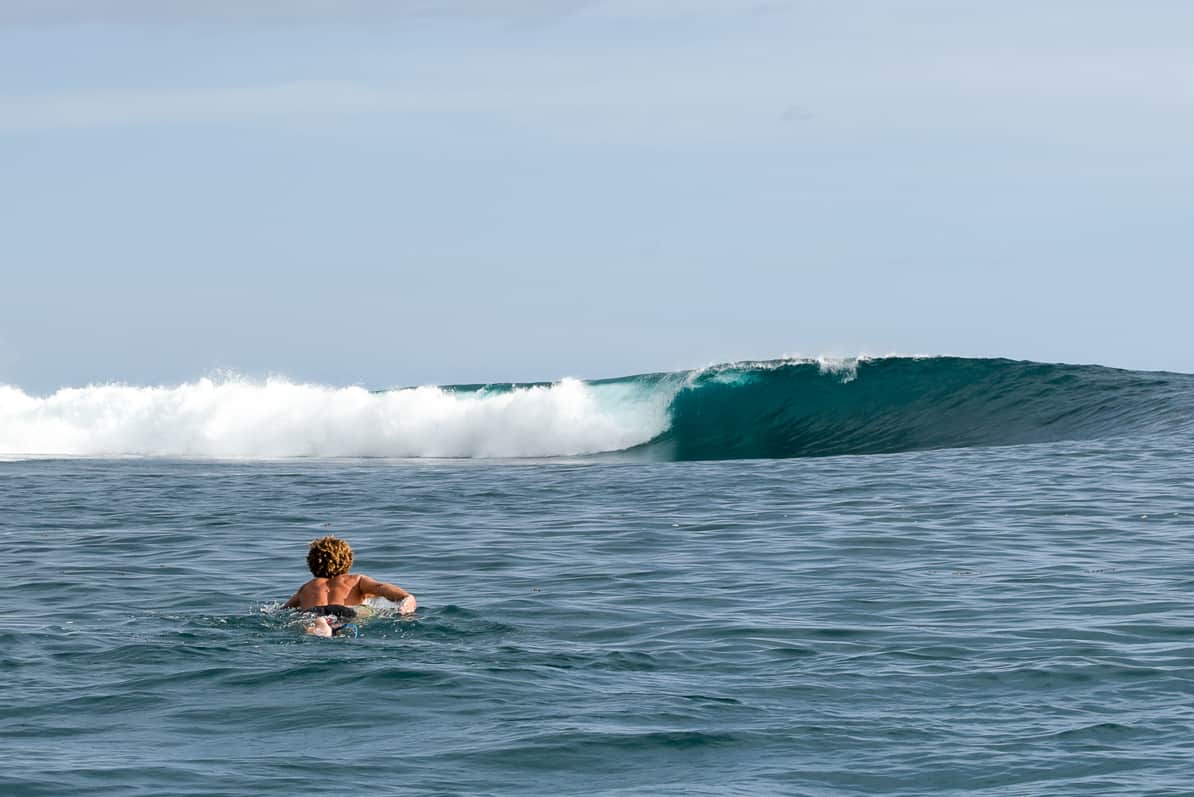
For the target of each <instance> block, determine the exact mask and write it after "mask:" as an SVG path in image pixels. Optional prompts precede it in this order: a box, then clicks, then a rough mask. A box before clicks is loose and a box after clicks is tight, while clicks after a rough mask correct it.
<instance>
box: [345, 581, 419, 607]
mask: <svg viewBox="0 0 1194 797" xmlns="http://www.w3.org/2000/svg"><path fill="white" fill-rule="evenodd" d="M357 587H358V588H359V589H360V590H361V593H362V594H364V595H366V596H369V595H380V596H381V597H383V598H386V599H387V600H392V601H394V602H395V603H398V604H401V606H400V608H399V611H401V612H402V613H403V614H410V613H411V612H413V611H414V610H415V606H416V603H415V596H414V595H411V594H410V593H409V592H407V591H406V590H404V589H403V588H402V587H399V586H397V585H396V584H387V583H385V582H384V581H377V580H376V579H372V578H369V576H361V580H360V581H358V582H357Z"/></svg>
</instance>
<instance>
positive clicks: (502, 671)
mask: <svg viewBox="0 0 1194 797" xmlns="http://www.w3.org/2000/svg"><path fill="white" fill-rule="evenodd" d="M328 533H332V534H336V535H339V536H342V537H344V538H345V539H347V540H348V541H349V542H350V543H351V544H352V545H353V547H354V548H355V550H356V566H355V568H354V570H355V571H357V572H363V573H366V574H369V575H371V576H374V577H376V578H379V579H383V580H387V581H392V582H394V583H397V584H399V585H401V586H402V587H404V588H406V589H408V590H410V591H411V592H413V593H414V594H415V595H417V596H418V599H419V603H420V607H419V610H418V612H417V613H416V614H415V615H414V616H413V617H395V616H385V615H382V616H375V617H371V618H369V619H366V620H364V621H362V623H361V633H360V636H359V637H358V638H355V639H352V638H334V639H319V638H314V637H309V636H306V635H304V634H303V633H302V630H301V629H302V618H301V617H299V616H298V615H296V614H295V613H293V612H289V611H286V610H283V609H280V608H279V606H280V604H281V603H282V602H283V601H285V600H286V598H288V597H289V596H290V595H291V594H292V593H293V592H294V590H295V589H296V588H297V587H298V586H299V585H300V584H301V583H302V582H303V581H304V580H306V578H308V573H307V571H306V567H305V561H304V558H305V554H306V545H307V543H308V541H310V540H311V539H313V538H315V537H318V536H322V535H324V534H328ZM0 545H2V550H3V552H4V559H5V572H6V577H5V584H6V589H5V590H4V598H5V599H4V602H3V606H2V607H0V677H2V679H3V681H2V682H3V688H2V689H0V763H3V766H2V767H0V794H13V795H63V794H83V793H89V794H96V795H107V794H114V795H123V794H128V795H159V794H169V795H246V794H252V795H294V794H339V793H343V792H346V791H354V792H361V791H367V792H368V793H377V794H402V795H407V794H409V795H810V796H814V795H815V796H817V797H821V796H826V797H828V796H833V797H837V796H838V795H843V796H844V795H992V796H994V795H1000V796H1001V797H1002V796H1003V795H1042V794H1048V795H1189V794H1194V376H1188V375H1181V374H1169V373H1140V372H1131V371H1119V370H1114V369H1107V368H1099V367H1095V366H1076V365H1049V364H1039V363H1024V362H1014V361H1008V360H975V359H957V358H917V359H913V358H886V359H878V360H859V361H846V362H805V361H769V362H760V363H735V364H727V365H724V366H717V367H713V368H707V369H700V370H697V371H690V372H680V373H669V374H648V375H639V376H633V377H626V378H623V379H614V380H602V381H598V382H585V381H582V380H563V381H561V382H558V383H553V384H546V383H545V384H536V385H488V386H484V385H464V386H448V387H422V388H412V389H402V388H395V389H390V390H382V391H369V390H364V389H362V388H356V387H327V386H318V385H304V384H296V383H292V382H289V381H286V380H267V381H261V382H254V381H251V380H244V379H240V378H234V377H227V378H220V379H207V380H199V381H196V382H194V383H190V384H185V385H178V386H173V387H160V388H148V387H135V386H127V385H96V386H87V387H81V388H76V389H74V390H67V391H59V392H58V393H56V394H54V395H52V396H33V395H29V394H26V393H25V392H23V391H21V390H19V389H18V388H15V387H7V388H5V387H0Z"/></svg>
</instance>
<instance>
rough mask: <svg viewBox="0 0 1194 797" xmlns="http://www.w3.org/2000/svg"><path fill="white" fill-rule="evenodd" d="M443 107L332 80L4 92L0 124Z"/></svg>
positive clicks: (34, 126)
mask: <svg viewBox="0 0 1194 797" xmlns="http://www.w3.org/2000/svg"><path fill="white" fill-rule="evenodd" d="M445 109H446V108H443V107H441V108H436V107H434V103H432V102H429V101H428V100H426V99H422V98H419V97H417V96H411V95H407V94H403V93H401V92H396V91H385V90H379V89H375V88H371V87H369V86H363V85H359V84H354V83H343V82H333V81H302V82H293V83H282V84H277V85H270V86H251V87H232V88H217V89H193V90H187V91H88V92H74V93H64V94H50V95H38V96H32V97H17V98H13V97H9V98H4V99H3V100H2V101H0V130H7V131H20V130H39V129H52V128H87V127H115V126H125V125H139V124H175V123H187V122H198V121H210V120H220V119H234V118H250V119H251V118H254V117H271V116H289V115H309V114H351V113H370V112H398V111H415V110H423V111H426V110H445Z"/></svg>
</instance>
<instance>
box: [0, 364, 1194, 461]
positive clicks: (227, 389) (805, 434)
mask: <svg viewBox="0 0 1194 797" xmlns="http://www.w3.org/2000/svg"><path fill="white" fill-rule="evenodd" d="M1192 406H1194V377H1192V376H1188V375H1184V374H1170V373H1146V372H1136V371H1123V370H1118V369H1112V368H1103V367H1100V366H1088V365H1053V364H1043V363H1031V362H1020V361H1012V360H1002V359H970V358H957V357H925V358H908V357H889V358H877V359H858V360H845V361H836V362H829V361H811V360H771V361H763V362H741V363H729V364H725V365H718V366H712V367H709V368H702V369H698V370H694V371H679V372H671V373H656V374H641V375H637V376H628V377H622V378H618V379H604V380H596V381H583V380H578V379H564V380H561V381H559V382H555V383H550V384H548V383H542V384H504V385H457V386H445V387H416V388H400V389H394V390H385V391H369V390H366V389H364V388H361V387H328V386H323V385H313V384H301V383H295V382H291V381H287V380H284V379H270V380H266V381H253V380H247V379H240V378H227V379H201V380H198V381H196V382H190V383H186V384H182V385H177V386H172V387H134V386H128V385H116V384H111V385H92V386H88V387H83V388H69V389H63V390H59V391H58V392H56V393H54V394H53V395H50V396H46V397H37V396H31V395H28V394H26V393H25V392H23V391H22V390H20V389H18V388H15V387H11V386H0V453H4V454H7V455H10V456H25V455H33V456H57V455H68V456H97V457H102V456H120V455H140V456H168V457H208V458H247V459H265V458H278V457H491V458H504V457H536V458H540V457H561V456H582V455H590V454H602V453H610V452H622V454H624V455H625V456H628V457H636V458H644V459H651V460H691V459H735V458H763V457H801V456H827V455H834V454H872V453H889V452H898V451H910V450H917V449H928V448H955V447H968V446H990V445H1013V444H1019V443H1034V442H1047V441H1055V440H1063V439H1088V438H1095V437H1103V436H1108V435H1114V434H1125V433H1133V432H1153V431H1165V430H1173V429H1178V428H1183V429H1184V428H1189V427H1190V426H1191V421H1192V419H1194V412H1192Z"/></svg>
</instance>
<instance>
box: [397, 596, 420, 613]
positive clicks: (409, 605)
mask: <svg viewBox="0 0 1194 797" xmlns="http://www.w3.org/2000/svg"><path fill="white" fill-rule="evenodd" d="M418 605H419V604H418V602H417V601H416V600H415V596H414V595H407V596H406V597H405V598H403V599H402V601H401V602H400V603H399V604H398V613H399V614H414V613H415V609H416V608H418Z"/></svg>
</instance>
